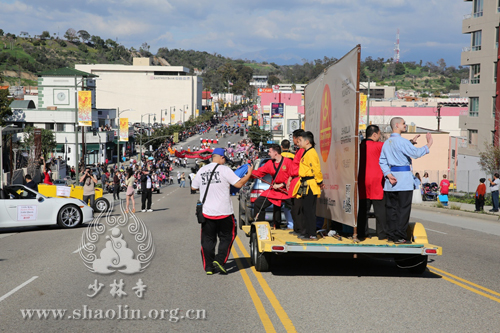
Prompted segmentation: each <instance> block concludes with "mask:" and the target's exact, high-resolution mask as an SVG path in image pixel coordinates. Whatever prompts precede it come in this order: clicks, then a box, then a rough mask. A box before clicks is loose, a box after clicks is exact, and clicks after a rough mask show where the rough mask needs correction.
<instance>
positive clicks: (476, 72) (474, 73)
mask: <svg viewBox="0 0 500 333" xmlns="http://www.w3.org/2000/svg"><path fill="white" fill-rule="evenodd" d="M480 76H481V64H475V65H471V66H470V83H471V84H479V83H480V80H479V79H480Z"/></svg>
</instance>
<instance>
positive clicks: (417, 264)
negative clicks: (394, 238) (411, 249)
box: [396, 255, 427, 274]
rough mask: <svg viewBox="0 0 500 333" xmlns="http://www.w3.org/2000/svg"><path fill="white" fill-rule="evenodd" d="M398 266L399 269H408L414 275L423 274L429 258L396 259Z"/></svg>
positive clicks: (420, 256)
mask: <svg viewBox="0 0 500 333" xmlns="http://www.w3.org/2000/svg"><path fill="white" fill-rule="evenodd" d="M396 265H397V266H398V267H399V268H402V269H407V270H408V271H409V272H410V273H412V274H423V273H424V272H425V270H426V269H427V256H422V255H418V256H411V257H403V258H396Z"/></svg>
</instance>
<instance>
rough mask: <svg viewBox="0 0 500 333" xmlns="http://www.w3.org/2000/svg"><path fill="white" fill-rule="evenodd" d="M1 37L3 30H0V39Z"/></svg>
mask: <svg viewBox="0 0 500 333" xmlns="http://www.w3.org/2000/svg"><path fill="white" fill-rule="evenodd" d="M2 36H3V29H0V37H2Z"/></svg>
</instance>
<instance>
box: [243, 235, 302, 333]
mask: <svg viewBox="0 0 500 333" xmlns="http://www.w3.org/2000/svg"><path fill="white" fill-rule="evenodd" d="M236 244H238V247H239V248H240V251H241V253H243V256H245V257H247V258H249V257H250V255H249V254H248V252H247V250H246V249H245V246H244V245H243V243H242V242H241V239H240V238H239V237H238V236H236ZM247 261H248V260H247ZM249 265H250V263H249ZM250 266H251V265H250ZM251 270H252V272H253V274H254V275H255V277H256V278H257V281H258V282H259V284H260V286H261V287H262V290H264V293H265V294H266V296H267V298H268V299H269V302H271V305H272V306H273V308H274V311H276V314H277V315H278V318H279V319H280V320H281V323H282V324H283V326H284V327H285V330H286V331H287V332H297V330H296V329H295V326H294V325H293V323H292V321H291V320H290V318H289V317H288V315H287V314H286V312H285V310H284V309H283V307H282V306H281V304H280V302H279V301H278V299H277V298H276V295H274V293H273V291H272V290H271V288H270V287H269V285H268V284H267V282H266V280H265V279H264V277H263V276H262V274H261V273H260V272H257V271H256V270H255V267H254V266H251Z"/></svg>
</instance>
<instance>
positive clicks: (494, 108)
mask: <svg viewBox="0 0 500 333" xmlns="http://www.w3.org/2000/svg"><path fill="white" fill-rule="evenodd" d="M496 104H497V98H496V97H493V119H495V116H496V106H497V105H496Z"/></svg>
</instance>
